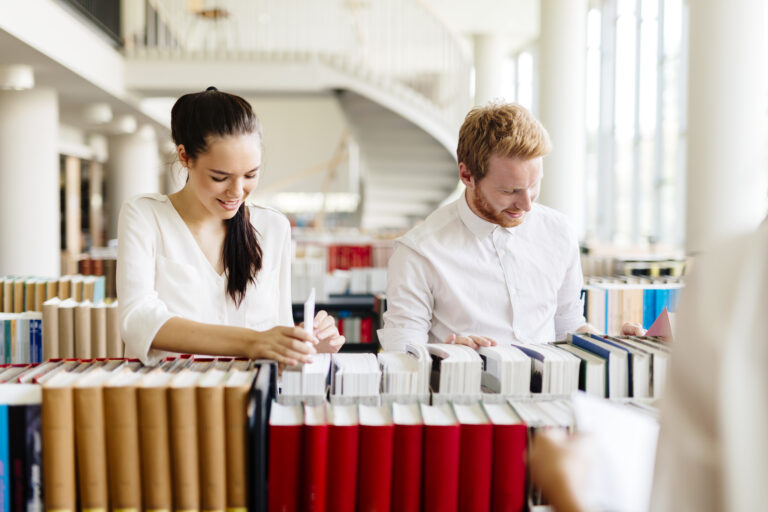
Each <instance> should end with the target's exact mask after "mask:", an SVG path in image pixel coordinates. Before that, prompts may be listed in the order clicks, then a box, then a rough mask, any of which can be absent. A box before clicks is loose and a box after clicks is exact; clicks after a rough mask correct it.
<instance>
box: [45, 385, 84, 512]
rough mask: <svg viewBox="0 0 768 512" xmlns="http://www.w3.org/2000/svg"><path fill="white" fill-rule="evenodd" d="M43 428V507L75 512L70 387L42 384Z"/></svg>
mask: <svg viewBox="0 0 768 512" xmlns="http://www.w3.org/2000/svg"><path fill="white" fill-rule="evenodd" d="M42 431H43V480H44V481H45V508H46V510H58V511H74V510H75V509H76V507H77V499H76V491H75V446H74V445H75V426H74V418H73V404H72V388H68V387H67V388H46V387H45V386H44V387H43V413H42Z"/></svg>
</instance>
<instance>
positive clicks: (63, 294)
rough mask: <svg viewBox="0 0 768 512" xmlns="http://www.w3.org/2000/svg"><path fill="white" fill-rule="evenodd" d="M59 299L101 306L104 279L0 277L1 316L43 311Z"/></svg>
mask: <svg viewBox="0 0 768 512" xmlns="http://www.w3.org/2000/svg"><path fill="white" fill-rule="evenodd" d="M54 297H58V298H60V299H62V300H64V299H74V300H76V301H78V302H79V301H82V300H89V301H91V302H104V301H105V300H107V295H106V293H105V278H104V276H85V275H80V274H75V275H66V276H61V277H54V278H45V277H14V276H4V277H0V312H2V313H23V312H25V311H42V310H43V302H45V301H46V300H49V299H52V298H54Z"/></svg>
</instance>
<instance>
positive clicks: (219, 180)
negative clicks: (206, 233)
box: [177, 133, 261, 220]
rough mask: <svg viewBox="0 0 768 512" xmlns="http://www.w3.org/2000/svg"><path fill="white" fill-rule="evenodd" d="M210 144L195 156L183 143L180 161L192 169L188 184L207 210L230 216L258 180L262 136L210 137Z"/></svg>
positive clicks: (187, 186)
mask: <svg viewBox="0 0 768 512" xmlns="http://www.w3.org/2000/svg"><path fill="white" fill-rule="evenodd" d="M206 146H207V149H206V151H205V152H203V153H200V154H199V155H198V156H197V157H196V158H194V159H192V158H189V157H188V156H187V154H186V151H185V150H184V146H183V145H180V146H179V147H178V148H177V152H178V156H179V161H181V163H182V164H183V165H184V166H185V167H187V169H188V171H189V181H188V182H187V184H186V185H185V188H188V189H189V191H190V192H192V195H193V197H195V198H196V199H197V200H198V202H199V206H200V207H201V208H203V210H204V212H207V213H208V214H210V215H212V216H214V217H217V218H219V219H221V220H228V219H231V218H232V217H234V216H235V214H236V213H237V210H238V208H240V206H241V205H242V204H243V202H244V201H245V199H246V198H247V197H248V195H249V194H250V193H251V191H253V189H255V188H256V185H257V184H258V181H259V168H260V167H261V140H260V139H259V136H258V134H256V133H249V134H243V135H229V136H225V137H208V138H207V139H206Z"/></svg>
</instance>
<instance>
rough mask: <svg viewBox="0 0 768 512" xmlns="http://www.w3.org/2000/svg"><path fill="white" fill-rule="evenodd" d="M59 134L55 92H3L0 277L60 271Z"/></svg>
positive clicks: (0, 112)
mask: <svg viewBox="0 0 768 512" xmlns="http://www.w3.org/2000/svg"><path fill="white" fill-rule="evenodd" d="M58 132H59V106H58V98H57V96H56V92H55V91H54V90H50V89H30V90H27V91H2V90H0V275H6V274H18V275H36V276H58V275H59V271H60V252H61V245H60V244H61V241H60V240H61V237H60V234H59V229H60V227H59V222H60V211H59V153H58V138H59V135H58Z"/></svg>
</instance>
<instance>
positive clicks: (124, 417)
mask: <svg viewBox="0 0 768 512" xmlns="http://www.w3.org/2000/svg"><path fill="white" fill-rule="evenodd" d="M9 370H10V369H6V370H5V371H2V372H0V378H2V376H3V375H4V374H5V372H7V371H9ZM275 376H276V371H275V366H274V364H273V363H271V362H253V361H247V360H232V359H231V358H229V359H227V358H219V359H216V360H213V359H206V360H200V359H197V360H195V359H193V358H189V357H180V358H170V359H168V360H166V361H165V362H164V363H162V364H161V365H159V366H157V367H145V366H142V365H141V363H139V362H138V361H132V360H125V359H116V360H105V361H94V360H91V361H87V360H82V361H77V360H70V361H62V360H54V361H49V362H46V363H42V364H39V365H29V366H28V367H27V368H25V369H24V370H23V371H21V372H20V373H18V374H17V375H16V376H15V378H14V379H13V380H14V381H15V383H13V384H8V383H6V384H0V422H3V423H2V426H3V428H0V469H3V471H1V472H0V500H2V503H0V509H2V510H43V505H44V507H45V509H46V510H61V511H75V510H78V509H81V510H89V509H90V510H108V509H110V508H111V509H112V510H119V509H122V510H142V509H143V510H225V509H228V510H246V508H249V509H250V510H265V509H266V467H267V459H266V440H265V434H266V425H267V418H268V407H269V403H270V401H271V400H272V398H273V396H274V389H275V383H274V379H275ZM6 427H7V428H6ZM9 468H13V471H9ZM41 477H42V478H41ZM43 485H44V488H43ZM43 501H44V503H43Z"/></svg>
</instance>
